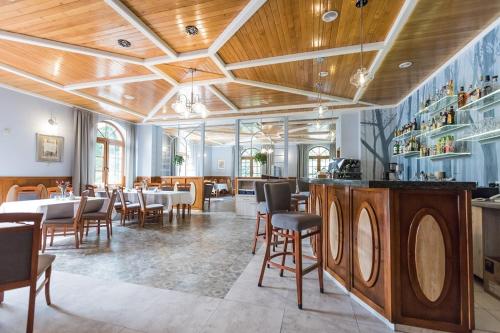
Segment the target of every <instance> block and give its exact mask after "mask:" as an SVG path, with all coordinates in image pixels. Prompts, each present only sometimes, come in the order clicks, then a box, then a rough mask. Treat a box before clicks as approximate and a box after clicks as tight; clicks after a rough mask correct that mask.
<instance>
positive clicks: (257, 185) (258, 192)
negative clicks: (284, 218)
mask: <svg viewBox="0 0 500 333" xmlns="http://www.w3.org/2000/svg"><path fill="white" fill-rule="evenodd" d="M264 184H266V182H265V181H256V182H254V191H255V199H256V200H257V221H256V223H255V234H254V237H253V247H252V254H255V249H256V248H257V241H258V240H259V238H260V237H262V238H263V239H265V238H266V232H265V231H264V232H261V233H260V232H259V230H260V220H261V219H263V220H264V222H265V223H266V224H267V221H268V219H269V213H268V211H267V204H266V195H265V194H264Z"/></svg>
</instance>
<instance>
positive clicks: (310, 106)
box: [240, 102, 350, 113]
mask: <svg viewBox="0 0 500 333" xmlns="http://www.w3.org/2000/svg"><path fill="white" fill-rule="evenodd" d="M349 104H350V103H349ZM349 104H347V105H349ZM321 105H323V106H326V107H329V106H339V105H346V103H343V102H327V103H322V104H321ZM317 106H319V103H308V104H292V105H277V106H263V107H259V108H246V109H240V112H241V113H244V112H267V111H280V110H296V109H313V108H315V107H317ZM309 111H310V112H311V111H312V110H309ZM325 112H327V111H325Z"/></svg>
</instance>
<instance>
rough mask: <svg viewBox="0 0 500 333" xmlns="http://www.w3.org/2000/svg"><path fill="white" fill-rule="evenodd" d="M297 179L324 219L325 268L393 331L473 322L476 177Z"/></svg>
mask: <svg viewBox="0 0 500 333" xmlns="http://www.w3.org/2000/svg"><path fill="white" fill-rule="evenodd" d="M303 181H305V182H307V183H309V187H310V198H309V200H310V202H309V209H310V211H311V212H313V213H316V214H319V215H321V216H322V217H323V227H324V228H323V234H324V240H323V249H322V251H323V258H325V260H324V265H325V267H324V269H325V270H326V271H327V272H328V273H329V274H330V275H332V276H333V277H334V278H335V279H336V280H337V281H338V282H339V283H340V284H342V285H343V286H344V287H345V288H346V289H347V290H348V291H349V292H350V293H351V294H352V295H353V296H355V297H356V298H358V299H359V300H361V301H362V302H364V303H365V304H366V305H367V306H369V307H370V308H371V309H373V310H374V311H376V312H378V313H379V314H380V315H382V316H383V317H385V318H386V319H387V320H388V321H389V322H390V323H392V324H393V325H394V327H395V328H396V329H401V330H406V329H408V328H409V327H411V326H413V327H422V328H429V329H434V330H441V331H449V332H470V331H471V330H472V329H473V328H474V302H473V283H472V281H473V280H472V229H471V190H472V189H474V188H475V183H471V182H437V181H435V182H433V181H427V182H406V181H378V180H375V181H366V180H336V179H303ZM313 246H314V244H313ZM315 250H318V249H315ZM405 328H406V329H405Z"/></svg>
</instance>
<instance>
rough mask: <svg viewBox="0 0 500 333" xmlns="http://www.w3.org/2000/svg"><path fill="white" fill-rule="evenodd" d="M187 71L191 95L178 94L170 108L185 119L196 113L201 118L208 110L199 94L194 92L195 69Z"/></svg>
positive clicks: (205, 115)
mask: <svg viewBox="0 0 500 333" xmlns="http://www.w3.org/2000/svg"><path fill="white" fill-rule="evenodd" d="M189 71H190V73H191V96H190V97H189V98H188V97H187V96H186V95H184V94H178V95H177V100H176V101H175V103H173V104H172V109H174V111H175V112H177V113H178V114H180V115H182V116H183V118H185V119H187V118H189V117H190V116H191V115H192V114H195V115H196V114H197V115H200V116H201V117H202V118H206V117H207V116H208V110H207V108H206V106H205V105H204V104H203V103H202V102H201V98H200V96H199V95H195V94H194V73H195V72H196V69H194V68H190V69H189Z"/></svg>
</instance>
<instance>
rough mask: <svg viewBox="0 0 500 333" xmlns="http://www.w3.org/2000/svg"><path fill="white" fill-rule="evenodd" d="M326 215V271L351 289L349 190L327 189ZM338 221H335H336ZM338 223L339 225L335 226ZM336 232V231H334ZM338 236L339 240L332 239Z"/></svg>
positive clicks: (329, 187) (344, 188) (345, 188)
mask: <svg viewBox="0 0 500 333" xmlns="http://www.w3.org/2000/svg"><path fill="white" fill-rule="evenodd" d="M325 208H326V214H325V219H324V226H325V227H324V229H323V230H324V239H325V240H324V242H323V243H324V244H325V254H326V255H325V269H326V271H327V272H328V273H330V274H331V275H332V276H333V277H335V278H336V279H337V281H339V282H340V283H341V284H342V285H343V286H344V287H346V288H347V289H350V283H349V275H350V266H349V261H350V258H349V257H350V252H351V251H350V238H351V226H350V223H349V214H350V196H349V188H347V187H336V186H328V187H327V188H326V207H325ZM335 218H336V219H337V221H334V219H335ZM335 223H337V224H335ZM334 230H335V231H334ZM333 236H336V238H337V240H336V241H335V240H333V239H332V237H333Z"/></svg>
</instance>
